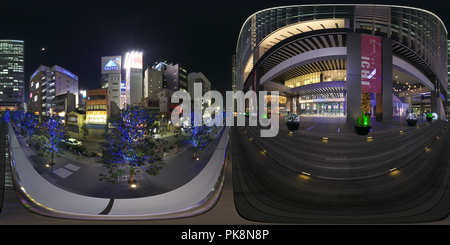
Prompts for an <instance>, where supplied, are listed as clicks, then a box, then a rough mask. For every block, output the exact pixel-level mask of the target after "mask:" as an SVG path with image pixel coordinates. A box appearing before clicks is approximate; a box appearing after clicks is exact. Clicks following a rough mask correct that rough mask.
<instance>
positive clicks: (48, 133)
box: [35, 115, 69, 165]
mask: <svg viewBox="0 0 450 245" xmlns="http://www.w3.org/2000/svg"><path fill="white" fill-rule="evenodd" d="M36 138H37V140H38V142H37V144H36V145H35V149H36V151H38V156H48V155H51V162H50V165H54V163H53V156H54V154H56V156H59V154H60V153H61V152H62V150H63V149H64V148H63V145H62V141H63V140H66V139H67V138H69V134H68V133H67V132H66V130H65V126H64V123H63V122H62V121H61V118H60V117H59V116H54V115H52V116H50V117H47V118H46V119H45V121H44V123H43V124H42V125H41V126H40V130H39V132H38V133H37V135H36Z"/></svg>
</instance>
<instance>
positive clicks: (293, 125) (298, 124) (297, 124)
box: [286, 122, 300, 130]
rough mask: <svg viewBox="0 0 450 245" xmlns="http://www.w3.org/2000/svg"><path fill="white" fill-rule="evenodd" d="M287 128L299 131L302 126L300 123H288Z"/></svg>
mask: <svg viewBox="0 0 450 245" xmlns="http://www.w3.org/2000/svg"><path fill="white" fill-rule="evenodd" d="M286 126H287V127H288V129H289V130H297V129H298V127H299V126H300V123H299V122H287V123H286Z"/></svg>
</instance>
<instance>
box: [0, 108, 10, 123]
mask: <svg viewBox="0 0 450 245" xmlns="http://www.w3.org/2000/svg"><path fill="white" fill-rule="evenodd" d="M10 118H11V111H10V110H8V109H6V110H4V111H2V120H4V121H5V122H8V121H9V120H10Z"/></svg>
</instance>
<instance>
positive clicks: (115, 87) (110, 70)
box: [101, 55, 124, 108]
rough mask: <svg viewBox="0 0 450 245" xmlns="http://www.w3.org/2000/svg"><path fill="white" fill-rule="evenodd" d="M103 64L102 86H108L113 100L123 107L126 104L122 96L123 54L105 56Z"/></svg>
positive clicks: (102, 60)
mask: <svg viewBox="0 0 450 245" xmlns="http://www.w3.org/2000/svg"><path fill="white" fill-rule="evenodd" d="M101 65H102V66H101V72H102V78H101V84H102V88H107V89H108V91H109V92H110V95H111V101H112V102H114V103H116V104H117V106H118V107H120V108H122V105H123V104H124V101H123V99H122V96H121V82H122V56H121V55H115V56H103V57H102V58H101Z"/></svg>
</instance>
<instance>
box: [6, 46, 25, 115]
mask: <svg viewBox="0 0 450 245" xmlns="http://www.w3.org/2000/svg"><path fill="white" fill-rule="evenodd" d="M24 60H25V56H24V41H21V40H0V111H3V110H5V109H9V110H14V109H15V108H18V107H24V102H25V100H24V98H25V90H24V88H25V85H24V81H25V80H24V77H25V76H24V70H25V68H24V64H25V62H24Z"/></svg>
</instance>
